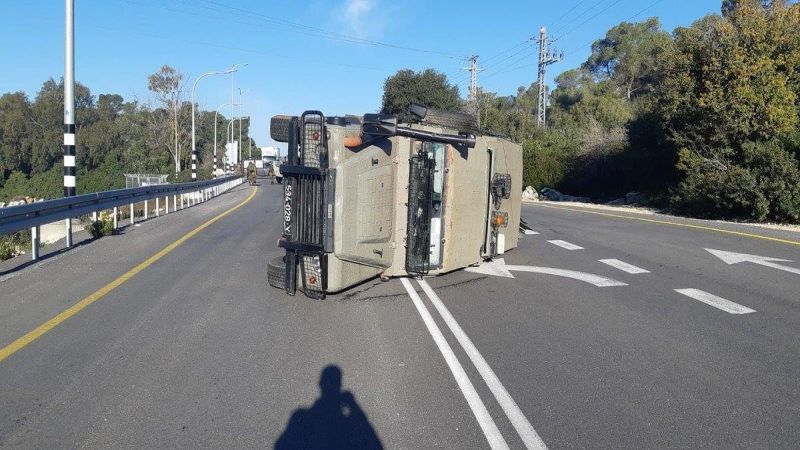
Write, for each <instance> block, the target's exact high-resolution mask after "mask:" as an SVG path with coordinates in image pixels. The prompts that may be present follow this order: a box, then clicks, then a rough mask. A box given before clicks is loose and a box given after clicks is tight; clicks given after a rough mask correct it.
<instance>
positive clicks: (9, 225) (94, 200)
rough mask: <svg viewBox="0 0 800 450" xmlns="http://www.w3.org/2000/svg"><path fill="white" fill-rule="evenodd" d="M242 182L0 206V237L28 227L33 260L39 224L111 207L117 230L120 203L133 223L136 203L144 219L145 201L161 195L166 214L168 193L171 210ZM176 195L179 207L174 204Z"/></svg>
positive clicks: (36, 253)
mask: <svg viewBox="0 0 800 450" xmlns="http://www.w3.org/2000/svg"><path fill="white" fill-rule="evenodd" d="M242 182H243V178H242V177H239V176H230V177H224V178H215V179H213V180H205V181H195V182H191V183H179V184H162V185H156V186H144V187H137V188H129V189H117V190H113V191H103V192H95V193H92V194H83V195H76V196H74V197H64V198H57V199H53V200H45V201H41V202H36V203H29V204H26V205H19V206H11V207H7V208H0V236H2V235H5V234H9V233H14V232H16V231H20V230H25V229H30V230H31V237H32V239H31V241H32V242H31V258H32V259H34V260H36V259H38V257H39V246H40V245H39V239H40V227H41V226H42V225H45V224H49V223H53V222H57V221H59V220H65V219H72V218H75V217H79V216H84V215H88V214H91V215H92V220H97V213H98V212H99V211H104V210H112V211H113V213H112V220H113V222H114V229H117V228H118V221H119V219H118V218H119V207H120V206H124V205H129V206H130V220H131V222H130V223H134V220H135V219H134V205H135V204H136V203H140V202H144V203H145V207H144V218H145V219H147V218H148V208H147V202H148V201H149V200H156V203H158V201H159V200H160V199H162V198H163V199H164V207H165V210H164V211H165V213H169V211H170V208H169V200H170V196H171V197H172V202H173V208H172V210H173V211H175V210H177V209H183V208H185V207H187V206H192V205H194V204H197V203H200V202H204V201H206V200H209V199H211V198H214V197H216V196H217V195H219V194H222V193H223V192H225V191H227V190H229V189H232V188H234V187H236V186H238V185H240V184H242ZM179 198H180V206H179V204H178V201H179ZM156 215H159V208H158V205H157V206H156ZM67 232H69V231H67Z"/></svg>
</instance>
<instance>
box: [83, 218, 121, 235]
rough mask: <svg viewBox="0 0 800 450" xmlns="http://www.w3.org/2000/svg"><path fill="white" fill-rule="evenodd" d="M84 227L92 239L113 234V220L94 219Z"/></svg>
mask: <svg viewBox="0 0 800 450" xmlns="http://www.w3.org/2000/svg"><path fill="white" fill-rule="evenodd" d="M84 229H85V230H86V232H87V233H89V235H90V236H91V237H92V238H93V239H97V238H100V237H103V236H110V235H112V234H114V222H113V220H96V221H94V222H89V223H88V224H86V226H85V227H84Z"/></svg>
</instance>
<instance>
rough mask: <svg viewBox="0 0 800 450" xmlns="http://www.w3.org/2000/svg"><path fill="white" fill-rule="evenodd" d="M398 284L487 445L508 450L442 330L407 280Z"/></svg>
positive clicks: (401, 280) (403, 279)
mask: <svg viewBox="0 0 800 450" xmlns="http://www.w3.org/2000/svg"><path fill="white" fill-rule="evenodd" d="M400 282H401V283H403V287H405V288H406V292H408V296H409V297H411V301H413V302H414V306H415V307H416V308H417V312H419V315H420V316H421V317H422V321H423V322H424V323H425V326H426V327H427V328H428V332H429V333H430V334H431V337H432V338H433V341H434V342H435V343H436V346H437V347H439V351H440V352H441V353H442V356H444V360H445V362H447V366H448V367H449V368H450V372H452V374H453V377H454V378H455V379H456V383H458V387H459V388H461V393H462V394H463V395H464V398H465V399H466V400H467V403H468V404H469V407H470V409H471V410H472V414H474V415H475V419H477V420H478V425H480V427H481V429H482V430H483V434H484V435H485V436H486V440H487V441H489V445H490V446H491V448H493V449H508V444H507V443H506V440H505V439H503V435H502V434H501V433H500V430H499V429H498V428H497V425H496V424H495V423H494V420H493V419H492V416H491V415H490V414H489V410H487V409H486V405H484V403H483V401H482V400H481V398H480V396H478V392H477V391H476V390H475V386H473V385H472V382H471V381H470V380H469V377H468V376H467V372H465V371H464V367H463V366H462V365H461V363H460V362H458V358H457V357H456V354H455V353H454V352H453V349H452V348H451V347H450V344H448V343H447V339H445V337H444V335H443V334H442V330H440V329H439V327H438V326H437V325H436V321H434V320H433V316H431V313H430V312H428V308H426V307H425V304H424V303H423V302H422V299H421V298H420V296H419V294H417V291H416V290H414V287H413V286H412V284H411V281H409V280H408V279H407V278H401V279H400Z"/></svg>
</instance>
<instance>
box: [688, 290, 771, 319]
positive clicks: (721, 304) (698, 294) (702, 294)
mask: <svg viewBox="0 0 800 450" xmlns="http://www.w3.org/2000/svg"><path fill="white" fill-rule="evenodd" d="M675 292H677V293H679V294H683V295H685V296H687V297H689V298H693V299H695V300H697V301H701V302H703V303H705V304H706V305H711V306H713V307H714V308H717V309H721V310H723V311H725V312H726V313H729V314H750V313H754V312H756V310H755V309H750V308H748V307H746V306H742V305H740V304H738V303H734V302H732V301H730V300H726V299H724V298H722V297H717V296H716V295H714V294H709V293H708V292H706V291H701V290H700V289H675Z"/></svg>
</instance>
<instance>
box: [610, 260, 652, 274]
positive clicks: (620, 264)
mask: <svg viewBox="0 0 800 450" xmlns="http://www.w3.org/2000/svg"><path fill="white" fill-rule="evenodd" d="M599 261H600V262H601V263H603V264H608V265H609V266H611V267H613V268H615V269H619V270H621V271H623V272H627V273H630V274H634V275H635V274H639V273H650V271H649V270H645V269H642V268H641V267H636V266H634V265H633V264H628V263H626V262H625V261H620V260H618V259H600V260H599Z"/></svg>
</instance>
